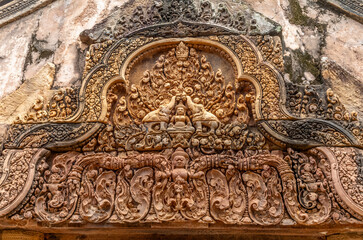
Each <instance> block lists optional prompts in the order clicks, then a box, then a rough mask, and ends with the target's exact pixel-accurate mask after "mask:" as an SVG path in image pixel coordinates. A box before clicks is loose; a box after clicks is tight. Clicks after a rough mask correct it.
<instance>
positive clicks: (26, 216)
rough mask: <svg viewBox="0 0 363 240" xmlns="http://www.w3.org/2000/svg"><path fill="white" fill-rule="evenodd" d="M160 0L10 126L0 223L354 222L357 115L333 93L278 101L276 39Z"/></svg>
mask: <svg viewBox="0 0 363 240" xmlns="http://www.w3.org/2000/svg"><path fill="white" fill-rule="evenodd" d="M158 2H160V1H157V2H154V3H152V4H151V3H149V4H147V6H146V7H141V6H138V7H137V8H135V9H134V11H131V12H132V14H131V15H130V14H129V15H128V16H125V17H123V18H122V17H121V18H119V19H118V21H115V22H112V27H111V28H110V29H108V30H109V31H108V33H107V31H106V30H107V29H106V30H105V29H104V31H103V30H102V29H101V30H102V31H101V30H100V31H101V32H100V34H99V35H97V36H96V35H94V39H93V38H92V39H91V36H88V40H89V41H91V42H92V41H94V42H98V43H96V44H93V45H91V46H90V48H89V51H88V53H87V54H86V60H85V61H86V62H85V67H84V74H83V79H82V86H81V87H80V89H79V90H77V89H65V90H59V91H56V92H55V95H54V96H53V97H52V98H51V99H50V101H49V103H48V104H47V103H46V101H45V100H42V99H40V100H39V101H37V102H36V103H35V104H34V106H33V107H32V108H31V109H30V111H29V112H28V113H27V114H25V115H24V116H20V117H19V119H18V120H17V121H16V123H15V124H13V125H11V126H9V128H8V131H7V134H6V136H5V141H4V144H3V145H0V147H2V146H4V148H5V150H4V151H3V154H2V155H1V156H0V216H1V217H2V219H4V220H6V221H7V220H10V221H11V220H14V221H24V223H25V222H26V223H30V224H33V223H34V222H37V223H38V222H41V224H40V225H42V224H44V225H47V224H59V225H57V226H59V227H62V226H64V225H67V224H75V225H77V226H85V225H87V224H89V223H90V224H92V226H100V225H98V224H109V225H112V224H135V223H137V226H144V225H143V224H146V225H147V224H153V223H158V224H161V225H162V224H168V223H167V222H178V223H179V222H189V223H192V224H199V223H201V224H203V226H206V224H214V223H217V224H221V225H222V224H234V225H236V227H238V225H251V224H258V225H264V226H267V225H318V224H329V223H332V222H338V223H350V224H351V223H354V224H362V220H363V210H362V204H361V202H362V194H361V191H362V176H363V174H362V164H363V163H362V157H361V152H359V151H358V150H357V149H355V148H353V147H356V148H363V147H362V136H361V135H362V132H363V131H362V128H361V125H360V122H359V121H358V117H357V114H356V113H354V112H353V113H348V112H347V111H346V109H345V108H344V106H343V105H342V104H341V102H340V101H339V100H338V99H337V97H336V96H335V94H334V93H333V92H332V91H331V90H329V89H328V90H325V92H324V94H323V95H319V94H318V93H317V92H315V91H314V90H312V89H310V88H308V87H306V88H305V89H301V88H299V87H296V86H288V87H287V99H285V82H284V81H283V78H282V76H281V72H282V71H283V60H282V59H283V55H282V44H281V39H280V38H279V37H278V36H277V35H275V36H270V35H268V36H267V35H266V36H262V35H257V36H254V37H252V36H243V35H239V34H240V33H241V32H248V33H252V32H253V31H254V29H253V26H254V25H256V24H255V23H253V22H251V23H248V24H247V23H245V21H247V20H248V19H247V18H246V19H245V18H244V17H245V16H244V15H241V14H240V13H232V11H230V10H229V9H228V8H227V6H226V5H225V4H219V5H218V6H217V7H216V6H215V5H214V4H212V3H210V2H208V1H202V2H200V4H199V3H198V4H199V5H200V8H196V7H195V5H193V4H186V2H185V1H162V2H160V3H158ZM165 6H173V7H174V8H173V11H169V12H165V8H164V7H165ZM174 10H175V11H174ZM116 15H117V14H116ZM145 16H147V17H145ZM252 20H253V19H252ZM106 22H107V21H106ZM163 22H167V23H168V24H165V25H163V26H161V25H162V24H160V23H163ZM200 22H202V23H203V24H198V23H200ZM102 24H103V23H102ZM149 25H151V26H150V28H149ZM129 26H130V28H129ZM222 26H223V27H222ZM226 27H227V28H228V29H227V28H226ZM176 28H177V29H178V31H175V29H176ZM247 28H248V29H247ZM155 29H161V30H160V31H162V33H163V34H162V35H160V36H155V33H157V32H158V31H155ZM183 29H184V30H185V32H186V33H187V34H189V33H188V29H192V30H193V32H192V34H191V35H190V36H195V35H197V36H198V37H195V38H193V37H185V36H184V35H183V37H185V38H176V37H175V35H177V33H176V32H183V31H182V30H183ZM211 29H213V30H211ZM198 30H203V34H201V33H198V32H197V31H198ZM237 30H238V31H237ZM208 31H209V32H208ZM96 32H97V31H96ZM207 32H208V34H206V33H207ZM227 33H228V34H227ZM231 33H233V34H231ZM123 34H130V35H127V37H126V38H123V36H124V35H123ZM133 34H134V35H133ZM136 34H137V35H136ZM200 35H203V36H202V37H201V36H200ZM125 36H126V35H125ZM154 36H155V37H154ZM163 36H169V37H170V38H169V37H168V38H163ZM171 36H173V37H171ZM178 36H179V35H177V37H178ZM188 36H189V35H188ZM82 38H83V40H86V41H88V40H87V39H85V38H87V36H85V33H84V34H83V35H82ZM102 39H103V40H102ZM285 103H286V104H285ZM288 110H289V111H290V112H291V113H290V112H289V111H288ZM337 146H344V147H346V148H336V147H337ZM328 147H329V148H328ZM347 147H350V148H347ZM46 149H47V150H46ZM302 149H304V150H302ZM109 225H107V226H109ZM146 225H145V226H146ZM42 226H43V225H42ZM67 226H68V225H67ZM148 226H149V225H148Z"/></svg>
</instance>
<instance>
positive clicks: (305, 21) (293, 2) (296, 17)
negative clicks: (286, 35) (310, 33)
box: [289, 0, 313, 26]
mask: <svg viewBox="0 0 363 240" xmlns="http://www.w3.org/2000/svg"><path fill="white" fill-rule="evenodd" d="M289 4H290V11H291V16H290V23H292V24H296V25H301V26H311V25H313V19H311V18H309V17H308V16H306V15H305V14H304V13H303V11H302V9H301V7H300V4H299V1H298V0H289Z"/></svg>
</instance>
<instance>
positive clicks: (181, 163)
mask: <svg viewBox="0 0 363 240" xmlns="http://www.w3.org/2000/svg"><path fill="white" fill-rule="evenodd" d="M186 164H187V160H186V159H185V157H183V156H175V157H174V159H173V166H174V167H176V168H184V167H185V165H186Z"/></svg>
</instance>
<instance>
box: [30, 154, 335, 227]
mask: <svg viewBox="0 0 363 240" xmlns="http://www.w3.org/2000/svg"><path fill="white" fill-rule="evenodd" d="M188 152H189V151H188ZM168 155H169V156H170V157H166V156H164V155H160V154H157V153H154V154H150V153H143V154H138V155H130V156H112V155H110V154H107V153H94V154H87V155H84V154H79V153H75V152H70V153H65V154H61V155H59V156H57V157H56V158H55V159H54V161H53V165H52V166H51V168H50V169H49V170H45V172H44V175H45V176H46V178H45V179H44V180H45V181H44V184H43V189H42V190H41V191H39V192H37V193H34V197H33V198H35V199H36V201H35V204H34V205H33V208H34V212H33V214H34V217H38V218H39V219H40V220H41V221H46V222H51V223H61V222H65V221H77V222H79V223H82V222H91V223H99V222H104V221H109V222H113V223H122V222H130V223H131V222H142V221H151V222H158V221H162V222H165V221H175V220H183V221H186V220H188V221H201V222H208V223H210V222H215V221H221V222H223V223H226V224H248V223H251V222H252V223H257V224H260V225H276V224H279V223H280V222H281V221H282V220H283V219H286V215H285V214H284V208H286V209H287V212H288V215H289V217H291V218H292V219H293V220H294V221H296V222H297V223H298V224H306V225H310V224H319V223H323V222H325V221H327V219H328V218H329V217H330V216H331V205H332V203H331V199H330V197H329V194H328V193H329V191H330V187H331V186H330V185H329V183H328V182H327V181H324V180H322V179H323V178H322V176H323V175H324V174H325V172H326V171H329V169H321V170H316V169H314V167H315V168H316V167H317V166H319V167H318V168H319V169H320V168H321V167H323V166H324V165H321V162H322V161H323V162H324V161H326V160H324V155H323V154H322V153H320V152H319V151H317V150H315V152H308V153H296V152H291V153H287V155H286V156H285V159H283V158H282V156H281V153H270V152H266V151H264V152H257V151H245V152H238V153H237V154H235V155H223V154H218V155H209V156H201V157H196V158H191V156H190V155H189V154H188V153H187V152H185V151H184V150H183V149H182V148H178V149H176V150H174V151H172V152H170V153H169V154H168ZM319 157H321V158H323V159H319ZM306 159H307V160H308V162H306ZM316 161H318V162H319V163H317V162H316ZM291 166H292V168H291ZM295 166H296V167H295ZM45 169H46V168H45ZM293 169H294V170H293ZM295 169H296V170H295ZM301 171H305V172H304V173H303V175H304V176H305V175H306V177H303V178H302V181H303V182H301V180H299V179H297V178H295V176H294V174H301ZM309 171H316V175H315V176H314V175H311V173H310V172H309ZM311 177H312V178H311ZM296 186H298V187H296ZM77 193H78V194H77ZM246 214H247V215H246Z"/></svg>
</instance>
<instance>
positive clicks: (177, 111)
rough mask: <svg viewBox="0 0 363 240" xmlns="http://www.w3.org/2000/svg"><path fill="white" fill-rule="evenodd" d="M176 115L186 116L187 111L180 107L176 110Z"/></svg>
mask: <svg viewBox="0 0 363 240" xmlns="http://www.w3.org/2000/svg"><path fill="white" fill-rule="evenodd" d="M176 114H177V115H184V114H185V110H184V108H183V107H178V108H177V109H176Z"/></svg>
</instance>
